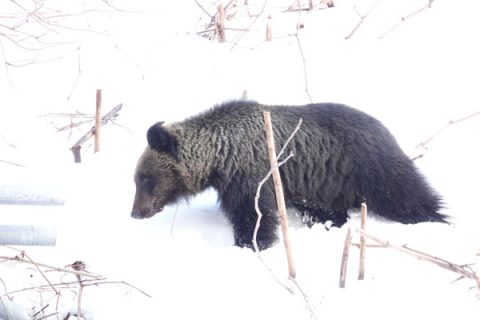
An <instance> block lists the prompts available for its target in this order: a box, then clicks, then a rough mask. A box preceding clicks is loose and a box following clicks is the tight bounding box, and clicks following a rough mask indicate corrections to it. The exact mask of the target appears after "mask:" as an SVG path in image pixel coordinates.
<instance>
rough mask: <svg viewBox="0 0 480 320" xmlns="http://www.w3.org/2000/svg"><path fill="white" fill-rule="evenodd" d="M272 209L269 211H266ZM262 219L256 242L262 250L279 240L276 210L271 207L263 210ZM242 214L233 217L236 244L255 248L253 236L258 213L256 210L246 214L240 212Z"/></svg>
mask: <svg viewBox="0 0 480 320" xmlns="http://www.w3.org/2000/svg"><path fill="white" fill-rule="evenodd" d="M267 211H270V212H269V213H266V212H267ZM261 212H262V219H261V220H260V227H259V229H258V232H257V237H256V239H255V240H256V242H257V245H258V248H259V249H260V250H265V249H268V248H270V247H271V246H273V245H274V244H275V242H277V240H278V236H277V232H278V221H277V219H276V216H275V215H276V212H274V211H273V210H271V209H264V210H261ZM238 214H240V215H241V216H240V217H239V216H237V217H235V218H234V219H232V224H233V236H234V239H235V245H236V246H239V247H247V248H251V249H254V246H253V237H254V232H255V226H256V223H257V219H258V215H257V213H256V211H254V212H253V213H249V214H245V212H242V213H240V212H238Z"/></svg>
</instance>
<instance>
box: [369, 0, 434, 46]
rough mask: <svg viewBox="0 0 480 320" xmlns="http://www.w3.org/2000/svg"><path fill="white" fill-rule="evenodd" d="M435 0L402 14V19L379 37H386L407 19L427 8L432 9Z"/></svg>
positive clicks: (429, 0)
mask: <svg viewBox="0 0 480 320" xmlns="http://www.w3.org/2000/svg"><path fill="white" fill-rule="evenodd" d="M433 1H435V0H428V3H427V4H426V5H424V6H422V7H420V8H418V9H416V10H415V11H413V12H411V13H409V14H407V15H406V16H402V17H401V18H400V21H398V22H397V23H396V24H394V25H393V26H392V27H390V28H389V29H388V30H387V31H385V32H384V33H383V34H381V35H380V36H379V37H378V39H384V38H386V37H387V36H388V35H389V34H390V33H392V32H393V31H394V30H395V29H397V28H398V27H399V26H400V25H402V24H403V23H404V22H405V21H407V20H409V19H410V18H412V17H414V16H416V15H417V14H419V13H421V12H423V11H425V10H426V9H430V8H431V7H432V4H433Z"/></svg>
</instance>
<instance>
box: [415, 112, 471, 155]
mask: <svg viewBox="0 0 480 320" xmlns="http://www.w3.org/2000/svg"><path fill="white" fill-rule="evenodd" d="M478 115H480V111H477V112H474V113H472V114H470V115H467V116H464V117H461V118H459V119H456V120H450V121H448V123H447V124H446V125H444V126H443V127H442V128H440V130H438V131H437V132H435V133H434V134H433V135H431V136H430V137H429V138H427V139H426V140H425V141H423V142H420V143H419V144H418V145H417V146H416V147H415V150H418V149H422V150H428V148H427V144H429V143H430V142H431V141H432V140H433V139H435V138H436V137H437V136H439V135H440V134H441V133H442V132H444V131H445V130H447V129H448V128H449V127H450V126H452V125H455V124H457V123H460V122H462V121H465V120H468V119H471V118H473V117H475V116H478ZM424 155H425V153H424V152H423V153H419V154H418V155H415V156H412V157H411V159H412V160H417V159H419V158H421V157H423V156H424Z"/></svg>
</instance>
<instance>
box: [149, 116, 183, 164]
mask: <svg viewBox="0 0 480 320" xmlns="http://www.w3.org/2000/svg"><path fill="white" fill-rule="evenodd" d="M162 125H163V121H162V122H157V123H155V124H154V125H153V126H151V127H150V129H148V131H147V141H148V145H149V146H150V147H151V148H152V149H154V150H157V151H159V152H166V153H168V154H170V155H171V156H173V157H175V158H176V157H177V139H176V138H175V137H174V136H173V135H172V134H171V133H170V132H168V131H167V130H165V128H164V127H163V126H162Z"/></svg>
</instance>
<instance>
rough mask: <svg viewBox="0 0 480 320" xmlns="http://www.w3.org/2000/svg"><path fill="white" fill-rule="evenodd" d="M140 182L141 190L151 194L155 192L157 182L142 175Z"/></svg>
mask: <svg viewBox="0 0 480 320" xmlns="http://www.w3.org/2000/svg"><path fill="white" fill-rule="evenodd" d="M139 182H140V186H141V188H142V189H144V190H147V191H148V192H151V191H152V190H153V187H154V186H155V182H154V180H153V178H152V177H150V176H145V175H141V176H140V179H139Z"/></svg>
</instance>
